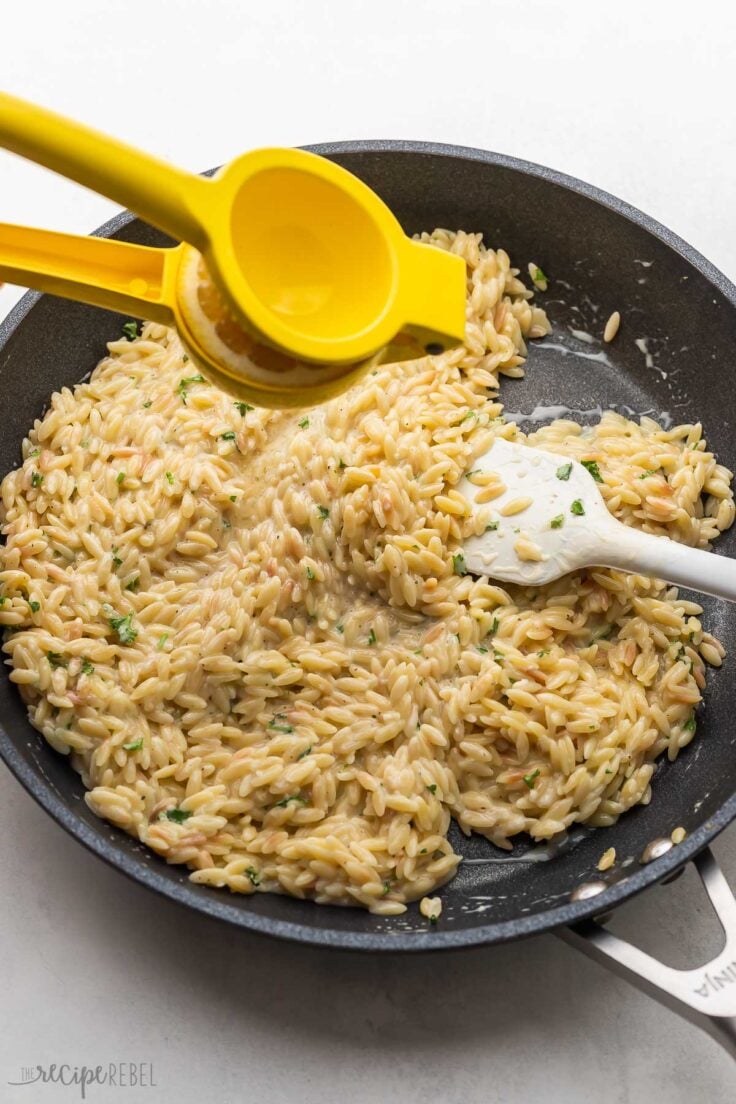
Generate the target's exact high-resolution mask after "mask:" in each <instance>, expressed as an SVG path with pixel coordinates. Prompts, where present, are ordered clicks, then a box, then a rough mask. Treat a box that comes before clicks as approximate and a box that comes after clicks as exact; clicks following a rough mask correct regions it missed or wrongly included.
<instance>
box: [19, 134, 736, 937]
mask: <svg viewBox="0 0 736 1104" xmlns="http://www.w3.org/2000/svg"><path fill="white" fill-rule="evenodd" d="M314 148H315V150H316V152H318V153H322V154H324V155H326V156H328V157H331V158H333V159H334V160H335V161H338V162H339V163H340V164H341V165H344V166H345V167H346V168H348V169H350V170H351V171H352V172H354V173H356V174H357V175H358V176H360V177H362V179H364V180H365V181H366V182H367V183H368V184H369V185H370V186H371V187H372V188H374V189H375V190H376V191H377V192H378V193H379V195H381V196H382V197H383V198H384V199H385V201H386V202H387V203H388V204H389V205H390V207H391V208H392V209H393V210H394V211H395V212H396V214H397V216H398V217H399V219H400V220H401V222H402V223H403V225H404V228H405V230H406V231H407V232H409V233H413V232H415V231H418V230H424V229H427V230H430V229H432V228H433V227H435V226H446V227H450V228H452V229H456V228H463V229H467V230H482V231H483V232H484V234H485V236H486V241H487V242H489V243H490V244H492V245H498V246H502V247H503V248H504V249H506V250H507V251H508V252H509V253H510V254H511V257H512V260H513V261H514V263H515V264H516V265H517V266H518V267H520V268H522V269H525V268H526V264H527V262H529V261H535V262H536V263H537V264H539V265H540V266H541V267H542V268H543V269H544V271H545V272H546V273H548V274H549V275H550V277H551V284H550V290H549V291H548V292H547V294H546V296H543V297H542V298H543V301H544V305H545V306H546V307H547V309H548V313H549V315H550V319H551V321H552V323H553V327H554V329H553V333H552V335H551V336H550V337H549V338H548V339H546V341H544V342H541V343H535V344H534V345H533V347H532V349H531V352H530V356H529V360H528V365H527V368H528V371H527V376H526V378H525V379H523V380H506V381H504V383H503V384H502V390H501V398H502V401H503V402H504V404H505V406H506V408H507V410H509V411H512V412H515V413H517V414H529V413H530V412H533V411H535V410H536V411H537V414H539V413H540V410H539V408H540V407H557V406H560V405H562V406H565V407H569V408H571V409H572V411H573V412H575V411H578V412H582V413H579V414H575V413H573V415H572V416H573V417H577V418H578V419H579V420H581V421H588V420H591V419H592V418H593V417H595V413H594V412H595V411H597V410H598V409H600V408H604V409H606V408H614V409H618V410H621V411H624V412H627V411H633V412H636V413H644V412H650V413H651V412H654V416H659V415H665V416H667V417H669V418H671V419H672V420H673V421H674V422H682V421H693V422H695V421H702V422H703V424H704V426H705V430H706V433H707V436H708V442H709V444H710V445H711V446H712V447H713V448H714V449H715V451H716V452H717V454H718V455H719V457H720V459H721V460H722V461H723V463H725V464H726V465H727V466H729V467H734V466H736V437H735V436H734V426H735V425H736V386H735V380H734V373H733V364H734V357H735V350H736V288H734V286H733V285H732V284H731V283H730V282H729V281H728V280H727V279H726V278H725V277H724V276H723V275H722V274H721V273H720V272H718V271H717V270H716V269H715V268H713V266H712V265H711V264H709V263H708V261H706V260H705V259H704V258H703V257H701V256H700V254H698V253H697V252H696V251H695V250H694V249H692V248H691V247H690V246H689V245H687V244H686V243H685V242H683V241H681V240H680V239H679V238H677V237H676V236H675V235H674V234H671V233H670V232H669V231H668V230H666V229H664V228H663V227H662V226H660V225H658V224H657V223H656V222H654V221H653V220H652V219H650V218H648V217H647V216H645V215H643V214H641V213H640V212H639V211H636V210H634V209H633V208H631V207H629V206H628V205H626V204H625V203H622V202H621V201H619V200H617V199H614V198H613V197H611V196H609V195H606V194H605V193H603V192H601V191H599V190H597V189H596V188H593V187H591V186H589V185H587V184H582V183H580V182H579V181H576V180H573V179H571V178H569V177H565V176H562V175H560V174H559V173H555V172H552V171H550V170H548V169H544V168H540V167H538V166H536V165H529V164H526V163H524V162H521V161H516V160H514V159H513V158H508V157H503V156H499V155H497V154H493V153H485V152H481V151H478V150H468V149H461V148H457V147H453V146H438V145H430V144H421V143H410V142H380V141H378V142H342V143H335V144H331V145H327V146H319V147H314ZM98 233H99V234H100V235H103V236H108V237H113V238H119V239H122V240H125V241H134V242H140V243H143V244H146V245H161V244H165V243H166V239H165V238H164V237H163V235H161V234H160V233H159V232H158V231H156V230H153V229H152V228H151V227H149V226H147V225H145V224H144V223H142V222H140V221H139V220H138V219H135V218H133V217H132V216H130V215H128V214H123V215H120V216H119V217H117V218H115V219H113V220H112V221H111V222H109V223H107V225H106V226H104V227H102V229H101V230H100V231H98ZM614 309H616V310H619V311H620V312H621V314H622V317H623V320H624V322H623V326H622V330H621V333H620V334H619V337H618V338H617V339H616V341H615V342H614V343H613V344H612V345H610V346H607V347H606V349H605V356H604V357H602V358H601V357H599V356H597V355H596V354H598V353H599V352H600V351H601V347H600V346H590V345H587V344H586V343H585V342H583V341H580V340H577V339H576V338H575V337H574V336H573V335H572V333H571V330H579V331H589V332H590V333H592V334H596V335H600V334H602V331H603V326H604V324H605V320H606V318H607V317H608V315H609V314H610V312H611V311H612V310H614ZM120 325H121V317H120V316H119V315H115V314H111V313H107V312H105V311H101V310H97V309H95V308H93V307H87V306H83V305H81V304H78V303H73V302H68V301H66V300H62V299H55V298H52V297H50V296H47V295H43V296H39V295H37V294H35V293H32V294H28V295H26V296H25V297H24V298H23V299H22V300H21V302H20V303H19V305H18V306H17V307H16V309H15V310H14V311H13V312H12V314H11V315H10V316H9V317H8V318H7V319H6V320H5V321H4V322H3V323H2V325H0V380H1V383H2V393H3V395H4V396H5V401H4V404H3V405H4V419H3V433H2V439H1V440H0V473H2V474H4V473H5V472H7V471H8V470H10V469H11V468H13V467H15V466H16V465H17V464H18V462H19V459H20V443H21V440H22V438H23V436H24V434H25V433H26V431H27V429H28V428H29V427H30V426H31V424H32V422H33V419H34V418H35V417H37V416H38V415H39V414H40V413H41V411H42V409H43V408H44V404H45V403H46V400H47V398H48V396H49V395H50V393H51V392H52V391H54V390H56V389H58V388H60V387H62V386H64V385H72V384H74V383H75V382H76V381H78V380H80V379H81V378H82V377H83V376H84V375H85V374H86V373H87V372H89V371H90V370H91V369H92V368H93V367H94V365H95V364H96V362H97V361H98V360H99V358H100V357H101V356H102V355H103V354H104V351H105V342H106V341H108V340H110V339H111V338H114V337H116V336H117V335H118V334H119V332H120ZM637 338H639V339H644V340H645V341H646V348H647V349H648V351H649V353H650V354H651V357H652V358H653V363H652V360H648V358H647V357H646V356H645V354H644V352H643V351H642V349H641V348H640V347H639V346H637V344H635V339H637ZM555 346H556V347H555ZM559 346H565V347H566V348H565V349H561V348H560V347H559ZM580 354H587V355H580ZM591 354H592V357H591ZM523 424H524V427H525V428H528V424H529V423H523ZM718 551H719V552H720V553H721V554H725V555H734V554H736V534H733V533H732V534H727V535H726V536H725V537H724V538H723V539H722V540H721V541H720V542H719V545H718ZM703 601H704V605H705V607H706V612H705V615H704V618H705V622H706V624H707V627H708V629H709V630H710V631H711V632H713V633H714V634H715V635H716V636H718V637H720V639H721V640H722V641H723V642H724V643H725V645H726V647H727V648H728V655H727V658H726V661H725V663H724V666H723V668H722V669H721V670H720V671H717V672H711V674H710V677H709V680H708V688H707V691H706V696H705V706H704V708H703V709H702V710H701V718H700V722H699V725H698V734H697V737H696V739H695V740H694V742H693V743H692V744H691V745H690V747H688V748H686V749H685V750H684V751H683V752H682V753H681V755H680V756H679V758H678V759H677V761H676V762H674V763H668V762H660V764H659V765H658V767H657V770H656V775H655V778H654V781H653V791H654V797H653V800H652V802H651V804H650V805H648V806H646V807H639V808H636V809H634V810H632V811H631V812H629V813H627V814H626V815H625V816H624V817H623V818H622V819H621V820H620V821H619V822H618V823H617V824H616V825H615V826H614V827H612V828H608V829H602V830H598V831H595V832H588V831H586V830H578V831H574V832H572V833H571V839H570V841H569V842H568V845H567V846H566V847H565V848H563V849H562V850H561V852H560V853H559V854H558V855H556V857H554V858H552V859H549V860H547V861H537V860H535V861H529V860H528V859H527V860H525V858H524V856H525V854H526V853H527V852H529V850H530V849H531V844H530V843H529V841H521V842H519V843H518V844H517V846H516V847H515V848H514V851H513V852H512V853H510V854H506V853H501V852H498V851H496V850H495V849H494V848H492V847H491V845H490V844H489V843H487V842H486V841H485V840H483V839H481V838H471V839H465V838H464V837H463V836H462V835H461V834H460V833H459V832H456V831H454V832H453V841H454V843H455V844H456V846H457V847H458V848H459V850H460V851H461V852H462V854H463V855H464V856H465V860H466V861H465V862H464V863H463V864H462V865H461V867H460V870H459V873H458V875H457V876H456V878H455V879H454V880H453V881H452V882H451V883H450V884H449V885H447V886H445V887H444V888H443V889H442V891H441V896H442V900H443V912H442V917H441V920H440V922H439V924H438V925H437V926H436V927H434V928H428V926H427V922H426V921H425V920H424V919H423V918H422V917H420V916H419V913H418V909H417V906H416V905H414V906H412V907H411V908H410V909H409V911H408V912H407V913H406V914H405V915H404V916H402V917H391V918H385V917H374V916H371V915H370V914H369V913H367V912H364V911H362V910H358V909H346V908H325V907H319V906H317V905H315V904H312V903H310V902H304V901H296V900H292V899H290V898H287V897H280V896H273V895H266V894H256V895H254V896H250V897H239V896H235V895H231V894H229V893H227V892H225V891H218V890H213V889H209V888H206V887H204V886H198V885H193V884H192V883H190V882H189V881H188V878H187V872H186V871H185V870H183V869H182V868H180V867H175V866H168V865H167V864H166V863H165V862H164V861H163V860H161V859H159V858H158V857H157V856H156V855H154V854H153V853H152V852H150V851H147V850H146V849H144V848H143V847H142V846H141V845H140V844H138V843H136V842H135V841H134V840H133V839H131V838H130V837H129V836H127V835H125V834H124V833H123V832H121V831H119V830H117V829H115V828H114V827H112V826H111V825H109V824H107V823H105V822H103V821H101V820H98V819H97V817H95V816H94V815H93V814H92V813H91V812H90V811H89V809H88V808H87V806H86V805H85V803H84V801H83V787H82V783H81V781H80V779H79V777H78V776H77V775H76V774H75V773H74V771H73V770H72V769H71V767H70V766H69V764H68V763H67V761H66V759H65V758H64V757H63V756H61V755H58V754H57V753H55V752H54V751H53V750H52V749H51V748H50V747H49V746H48V745H47V744H46V743H45V742H44V740H43V739H42V738H41V736H40V735H39V734H38V733H37V732H35V731H34V730H33V729H32V728H31V726H30V724H29V723H28V720H27V718H26V711H25V708H24V706H23V705H22V703H21V700H20V698H19V696H18V694H17V692H16V691H15V689H14V687H13V686H12V685H11V683H10V682H9V680H8V676H7V670H6V669H5V668H3V670H2V673H1V674H0V722H1V726H0V754H1V755H2V757H3V759H4V760H5V762H6V764H7V765H8V767H9V768H10V770H11V771H12V772H13V773H14V774H15V775H16V776H17V778H18V779H19V780H20V782H21V783H22V784H23V785H24V786H25V787H26V789H27V790H28V791H29V792H30V793H31V794H32V795H33V796H34V797H35V798H36V800H37V801H38V802H39V803H40V804H41V805H42V806H43V807H44V809H46V811H47V812H48V813H50V814H51V816H53V817H54V818H55V819H56V820H57V821H58V822H59V823H60V824H61V825H62V826H63V827H64V828H66V829H67V831H69V832H70V833H71V834H72V835H74V836H75V837H76V838H77V839H79V840H80V841H81V842H82V843H84V844H85V845H86V846H87V847H89V848H90V849H91V850H92V851H94V852H95V853H96V854H97V855H99V856H100V857H101V858H103V859H105V860H106V861H107V862H109V863H111V864H112V865H113V866H116V867H117V868H118V869H120V870H122V871H123V872H124V873H125V874H127V875H128V876H129V877H131V878H133V879H135V880H136V881H137V882H139V883H141V884H142V885H145V886H148V887H149V888H150V889H152V890H155V891H156V892H157V893H161V894H163V895H165V896H167V897H169V898H172V899H174V900H177V901H179V902H181V903H182V904H184V905H186V906H188V907H189V908H193V909H196V910H198V911H200V912H203V913H206V914H208V915H209V916H213V917H217V918H219V919H221V920H223V921H226V922H227V923H230V924H233V925H235V926H238V927H242V928H248V929H251V930H254V931H258V932H263V933H267V934H271V935H276V936H280V937H282V938H287V939H293V940H299V941H302V942H304V943H313V944H321V945H327V946H332V947H341V948H349V949H361V950H371V951H384V950H387V951H409V950H411V951H419V950H434V949H442V948H451V947H465V946H471V945H474V944H487V943H497V942H502V941H504V940H508V939H515V938H518V937H520V936H525V935H530V934H532V933H535V932H541V931H545V930H548V929H551V928H555V927H559V926H562V925H569V924H573V923H576V922H579V921H582V920H584V919H586V918H587V917H590V916H592V915H594V914H598V913H601V912H604V911H608V910H609V909H610V908H611V907H613V906H615V905H617V904H619V903H620V902H622V901H623V900H625V899H626V898H628V897H630V896H632V895H633V894H635V893H638V892H640V891H641V890H642V889H644V888H645V887H646V886H648V885H651V884H652V883H654V882H656V881H659V880H660V879H662V878H663V877H665V876H666V875H668V874H670V873H671V872H672V871H673V870H675V869H676V868H677V867H678V866H680V865H681V864H683V863H684V862H686V861H687V860H688V859H689V858H691V857H692V856H694V855H695V854H696V853H697V852H698V851H699V850H701V849H702V848H703V847H704V846H705V845H706V844H707V843H708V842H709V841H710V840H712V839H713V837H714V836H716V835H717V834H718V832H719V831H720V830H721V829H722V828H723V827H724V826H725V825H726V824H728V823H729V822H730V821H731V820H732V819H733V818H734V816H736V796H735V795H734V788H735V787H734V782H735V781H736V755H735V753H734V742H735V741H736V715H735V714H736V710H735V709H734V707H733V703H732V687H733V677H734V659H733V653H734V651H736V647H735V645H736V606H732V605H729V604H727V603H725V602H722V603H721V602H718V601H716V600H709V599H704V600H703ZM677 825H682V826H683V827H684V828H686V829H687V832H688V836H687V839H686V840H685V842H684V843H682V844H681V845H680V846H679V847H677V848H674V849H673V850H671V851H669V852H668V853H667V854H665V855H664V856H663V857H662V858H660V859H658V860H656V861H654V862H651V863H648V864H642V863H640V861H639V859H640V856H641V854H642V852H643V850H644V848H645V847H646V845H647V844H648V843H649V842H650V841H651V840H653V839H655V838H657V837H660V836H669V834H670V832H671V830H672V829H673V828H674V827H675V826H677ZM611 846H613V847H615V848H616V855H617V863H616V868H615V869H616V870H617V871H618V872H619V873H618V874H611V872H609V873H608V874H607V875H606V877H607V878H609V880H610V886H609V888H608V889H606V890H605V892H603V893H601V894H599V895H598V896H597V897H595V898H594V899H588V900H582V901H571V894H572V893H573V892H574V890H575V889H576V887H578V886H579V885H580V884H581V883H585V882H588V881H590V880H591V879H594V878H599V877H600V875H598V873H597V871H596V863H597V860H598V858H599V857H600V855H601V854H602V852H603V851H604V850H605V849H606V848H608V847H611ZM535 850H538V849H535ZM627 859H631V860H633V861H631V862H630V863H629V864H628V865H626V866H622V863H623V862H624V860H627ZM31 875H32V872H31Z"/></svg>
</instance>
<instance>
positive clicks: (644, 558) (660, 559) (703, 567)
mask: <svg viewBox="0 0 736 1104" xmlns="http://www.w3.org/2000/svg"><path fill="white" fill-rule="evenodd" d="M594 556H596V558H595V561H594V562H595V563H598V564H600V565H601V566H605V567H614V568H619V569H620V570H622V571H628V572H635V573H636V574H638V575H654V576H655V577H656V578H658V579H665V580H666V581H667V582H668V583H676V584H677V586H683V587H688V588H689V589H690V590H698V591H700V592H701V593H702V594H714V595H715V596H716V597H717V598H725V599H726V600H727V601H729V602H736V559H735V560H732V559H729V558H728V557H727V556H718V555H716V553H715V552H703V551H702V550H701V549H699V548H689V547H688V546H687V545H686V544H678V543H677V541H673V540H669V539H668V538H667V537H655V536H653V535H652V534H651V533H643V532H642V531H641V530H640V529H632V528H630V527H629V526H622V525H616V527H615V532H614V530H613V527H612V528H611V530H610V531H609V529H608V527H607V526H606V531H605V535H604V540H603V542H602V543H601V544H599V545H598V547H597V548H596V552H595V553H594ZM586 558H587V557H586ZM591 562H593V561H591Z"/></svg>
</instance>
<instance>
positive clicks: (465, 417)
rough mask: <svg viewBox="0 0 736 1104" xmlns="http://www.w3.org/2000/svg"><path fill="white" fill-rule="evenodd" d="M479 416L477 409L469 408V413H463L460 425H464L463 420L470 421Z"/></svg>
mask: <svg viewBox="0 0 736 1104" xmlns="http://www.w3.org/2000/svg"><path fill="white" fill-rule="evenodd" d="M477 417H478V411H477V410H469V411H468V412H467V414H463V416H462V418H461V419H460V421H459V422H458V425H462V424H463V422H467V421H469V420H470V418H477Z"/></svg>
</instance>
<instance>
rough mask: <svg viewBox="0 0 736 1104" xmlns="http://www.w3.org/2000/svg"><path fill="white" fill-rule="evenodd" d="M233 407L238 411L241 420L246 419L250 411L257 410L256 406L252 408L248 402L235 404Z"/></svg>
mask: <svg viewBox="0 0 736 1104" xmlns="http://www.w3.org/2000/svg"><path fill="white" fill-rule="evenodd" d="M233 406H234V407H235V409H236V410H237V411H238V413H239V414H240V417H241V418H244V417H245V415H246V414H247V413H248V411H249V410H255V407H254V406H251V405H250V403H246V402H234V403H233Z"/></svg>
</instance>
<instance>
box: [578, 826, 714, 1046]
mask: <svg viewBox="0 0 736 1104" xmlns="http://www.w3.org/2000/svg"><path fill="white" fill-rule="evenodd" d="M693 862H694V864H695V867H696V869H697V871H698V873H699V874H700V877H701V879H702V882H703V885H704V886H705V890H706V893H707V894H708V896H709V897H710V900H711V903H712V905H713V908H714V910H715V913H716V916H717V917H718V920H719V921H720V924H721V927H722V928H723V931H724V934H725V937H726V938H725V943H724V946H723V949H722V950H721V951H720V953H719V954H717V955H716V957H715V958H713V959H712V960H711V961H710V962H706V963H705V965H703V966H699V967H698V968H697V969H695V970H675V969H673V967H672V966H665V965H664V963H663V962H659V961H658V959H656V958H653V957H652V956H651V955H648V954H645V953H644V951H640V950H639V949H638V947H634V946H632V944H631V943H627V942H626V940H625V939H621V937H620V936H618V935H614V934H613V932H610V931H608V929H607V928H605V927H603V925H602V924H600V923H596V922H595V921H593V920H591V921H586V922H584V923H582V924H577V925H575V926H574V927H571V928H563V929H562V930H561V931H559V932H558V933H557V934H558V935H559V936H560V937H561V938H562V939H564V940H565V942H566V943H570V944H571V945H572V946H573V947H577V949H578V950H580V951H583V953H584V954H586V955H588V956H589V957H590V958H594V959H595V960H596V962H600V963H602V964H603V965H604V966H607V967H608V968H609V969H610V970H612V971H613V972H614V973H615V974H618V975H620V976H621V977H623V978H626V980H627V981H630V982H632V983H633V984H634V985H636V986H637V988H639V989H641V990H642V991H643V992H645V993H647V994H648V995H649V996H651V997H654V999H655V1000H658V1001H659V1002H660V1003H661V1004H664V1005H666V1006H667V1007H668V1008H670V1009H672V1011H673V1012H677V1013H678V1015H680V1016H683V1017H684V1018H685V1019H686V1020H689V1021H690V1022H691V1023H693V1024H695V1025H696V1026H697V1027H701V1028H703V1030H704V1031H707V1032H708V1034H709V1035H712V1036H713V1038H714V1039H715V1040H716V1041H717V1042H719V1043H720V1044H721V1046H723V1047H725V1049H726V1050H727V1051H728V1052H729V1053H730V1054H731V1055H732V1057H734V1058H736V898H734V895H733V893H732V892H731V889H730V888H729V885H728V882H727V881H726V879H725V877H724V876H723V872H722V870H721V868H720V867H719V865H718V863H717V862H716V860H715V858H714V857H713V854H712V852H711V851H710V850H709V849H708V848H706V850H705V851H701V853H700V854H699V855H697V856H696V857H695V859H693Z"/></svg>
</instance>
